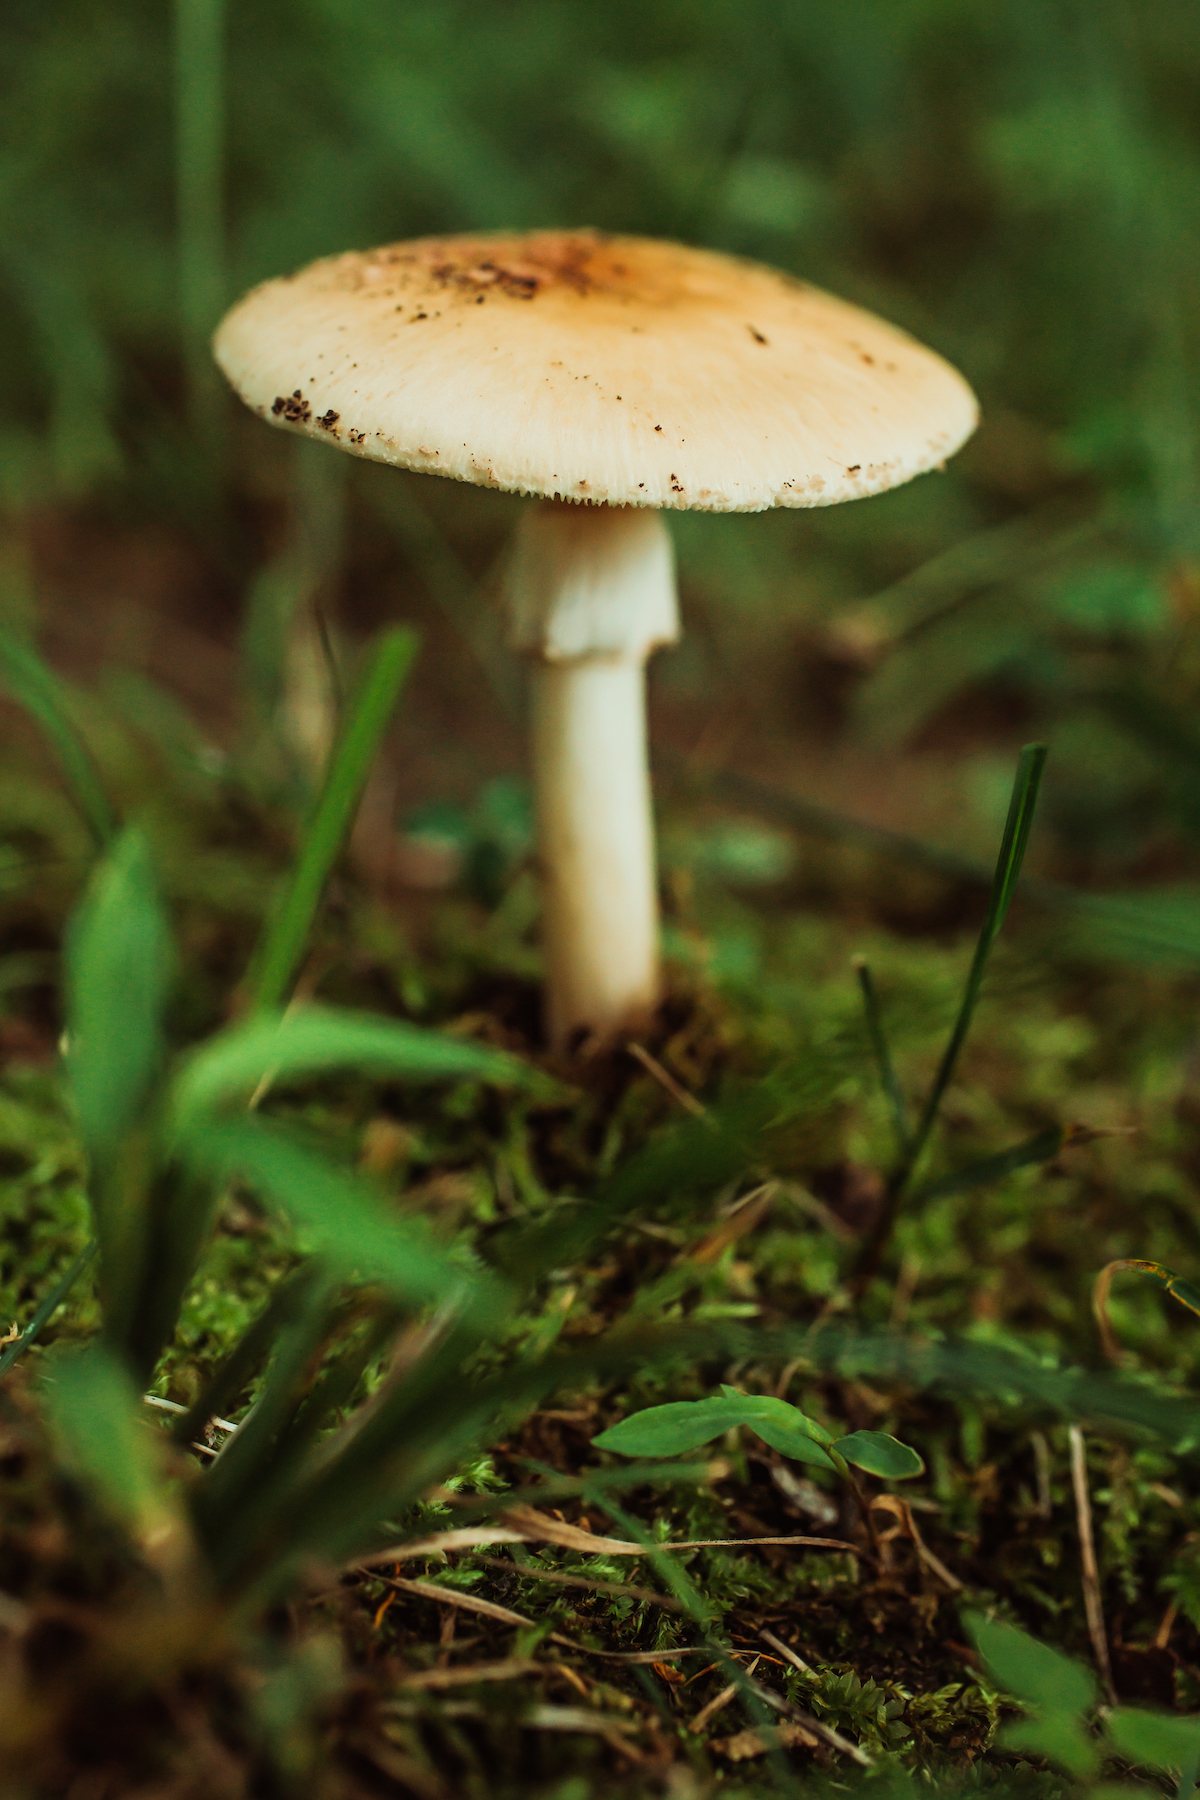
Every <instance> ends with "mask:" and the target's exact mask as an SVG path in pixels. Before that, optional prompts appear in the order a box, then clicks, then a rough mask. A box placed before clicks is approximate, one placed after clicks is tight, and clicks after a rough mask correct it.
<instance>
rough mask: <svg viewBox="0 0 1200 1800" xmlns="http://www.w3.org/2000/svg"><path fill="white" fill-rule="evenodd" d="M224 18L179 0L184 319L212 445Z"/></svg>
mask: <svg viewBox="0 0 1200 1800" xmlns="http://www.w3.org/2000/svg"><path fill="white" fill-rule="evenodd" d="M224 14H225V6H224V0H175V194H176V208H177V215H176V271H177V280H178V284H179V288H178V292H179V317H180V327H181V331H182V336H183V355H184V371H185V374H186V378H187V401H188V415H189V423H190V425H191V427H192V429H193V431H195V432H196V433H197V434H198V435H199V436H200V437H201V439H202V440H204V442H205V443H206V444H207V445H208V446H211V445H212V443H213V440H214V438H215V435H216V427H217V421H218V419H219V416H220V406H221V386H220V381H219V378H218V376H217V372H216V370H215V368H214V367H213V361H212V356H211V354H210V351H209V344H208V340H209V336H210V334H211V332H212V330H213V328H214V326H215V325H216V323H217V320H218V318H219V317H220V313H221V308H222V306H223V305H224V303H225V241H224V239H225V229H224V219H223V208H222V204H221V188H222V174H223V163H224V138H225V119H224V45H223V38H224V26H225V18H224Z"/></svg>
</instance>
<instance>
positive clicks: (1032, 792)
mask: <svg viewBox="0 0 1200 1800" xmlns="http://www.w3.org/2000/svg"><path fill="white" fill-rule="evenodd" d="M1046 754H1047V752H1046V746H1045V744H1027V745H1026V746H1025V748H1024V750H1022V752H1021V760H1020V762H1019V763H1018V764H1017V774H1016V779H1015V781H1014V782H1013V791H1012V799H1011V800H1010V801H1009V806H1008V818H1007V819H1006V820H1005V824H1004V836H1003V838H1002V839H1001V841H1000V854H999V856H998V857H997V859H996V873H995V875H994V876H993V878H992V891H991V894H990V895H989V896H988V907H987V912H986V914H985V916H984V921H983V925H982V927H981V928H980V932H979V938H978V941H977V943H976V945H975V954H974V956H973V957H972V959H971V967H970V970H969V972H968V975H967V985H966V988H965V990H964V993H963V997H962V1004H961V1006H960V1007H959V1009H958V1017H957V1019H956V1020H955V1021H954V1029H953V1031H952V1032H951V1033H950V1041H949V1042H948V1043H947V1045H946V1048H945V1051H944V1052H943V1055H942V1060H941V1062H940V1064H939V1065H938V1072H937V1074H936V1076H935V1077H934V1082H933V1086H932V1087H931V1088H930V1090H929V1098H928V1099H927V1100H926V1102H925V1106H924V1108H923V1110H922V1112H921V1117H920V1119H919V1120H918V1122H917V1129H916V1131H915V1132H914V1134H913V1140H912V1145H911V1147H910V1150H909V1155H908V1159H907V1167H906V1168H905V1171H904V1181H905V1183H907V1182H908V1181H909V1180H910V1179H911V1177H912V1173H913V1170H914V1169H915V1168H916V1166H917V1163H918V1162H919V1161H920V1159H921V1157H922V1155H923V1154H924V1151H925V1147H926V1145H927V1144H928V1142H929V1134H930V1132H931V1131H932V1130H933V1126H934V1123H935V1121H936V1119H937V1115H938V1110H939V1108H940V1107H941V1104H942V1100H943V1099H944V1097H945V1093H946V1089H947V1088H948V1087H949V1085H950V1082H951V1079H952V1078H953V1075H954V1071H955V1068H956V1067H957V1065H958V1059H959V1055H960V1054H961V1051H962V1047H963V1044H964V1043H965V1042H966V1037H967V1033H968V1031H969V1030H970V1029H971V1020H972V1019H973V1018H974V1016H975V1008H976V1005H977V1004H978V1001H979V995H980V991H981V990H982V987H983V976H984V970H985V969H986V968H987V961H988V957H989V956H990V955H991V953H992V946H993V945H994V944H995V942H996V939H997V937H998V936H999V935H1000V929H1001V927H1002V925H1003V924H1004V920H1005V918H1006V917H1007V914H1008V908H1009V903H1010V902H1011V900H1012V897H1013V890H1014V889H1015V887H1016V885H1017V881H1018V878H1019V876H1020V873H1021V864H1022V862H1023V861H1024V859H1025V847H1026V845H1027V844H1028V842H1029V832H1030V829H1031V827H1032V825H1033V814H1034V809H1035V808H1036V806H1037V798H1038V789H1039V788H1040V787H1041V783H1042V771H1043V769H1044V768H1045V766H1046Z"/></svg>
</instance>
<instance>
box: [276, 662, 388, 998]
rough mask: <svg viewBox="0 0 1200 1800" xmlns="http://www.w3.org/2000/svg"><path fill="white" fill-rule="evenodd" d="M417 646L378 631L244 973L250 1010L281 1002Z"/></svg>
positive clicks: (295, 968) (292, 976)
mask: <svg viewBox="0 0 1200 1800" xmlns="http://www.w3.org/2000/svg"><path fill="white" fill-rule="evenodd" d="M416 651H417V635H416V633H415V632H413V631H409V630H407V629H405V628H403V627H401V628H398V629H396V630H394V631H389V632H386V633H385V634H384V637H383V639H382V641H381V643H380V644H379V646H378V648H377V650H376V651H375V654H374V656H373V658H372V660H371V665H370V668H369V669H368V671H367V675H366V679H365V680H364V682H363V684H362V687H361V689H360V691H359V694H358V696H357V698H356V700H355V702H354V705H353V706H352V708H351V709H350V712H349V715H348V717H347V720H346V724H345V726H344V728H343V731H342V734H341V737H340V738H339V741H338V744H337V746H336V748H335V750H334V753H333V757H332V759H331V761H330V765H329V771H328V774H327V775H326V778H325V785H324V787H323V789H322V791H321V796H320V799H319V800H318V801H317V805H316V810H315V812H314V813H313V817H312V820H311V822H310V824H309V827H308V830H307V832H306V833H305V838H304V843H303V845H302V847H301V850H300V856H299V859H298V860H297V863H296V867H295V870H294V871H293V873H292V877H291V881H290V883H289V885H288V888H287V891H286V893H285V895H284V898H283V903H282V905H281V906H280V907H279V909H278V911H277V912H276V914H275V917H274V919H273V921H272V922H271V924H270V925H269V926H268V928H267V931H266V934H265V936H264V938H263V941H262V944H261V945H260V947H259V952H258V954H257V956H256V959H255V962H256V968H255V970H254V972H253V974H252V977H251V997H252V1004H253V1007H254V1010H255V1011H258V1012H262V1011H269V1010H271V1009H272V1008H274V1007H277V1006H280V1005H281V1004H282V1003H283V1001H284V998H285V996H286V994H287V992H288V989H289V988H290V986H291V983H292V980H293V978H294V977H295V974H296V970H297V968H298V966H299V963H300V958H301V957H302V955H303V954H304V945H305V943H306V941H307V939H308V934H309V931H310V930H311V928H312V922H313V918H314V916H315V914H316V911H317V907H318V906H319V905H320V902H321V895H322V893H323V892H324V888H325V883H326V881H327V880H328V879H329V874H330V871H331V870H332V868H333V865H334V863H335V861H336V860H337V856H338V853H339V851H340V850H341V848H342V845H343V843H344V842H345V839H346V836H347V834H348V832H349V830H350V827H351V825H352V824H353V821H354V815H355V813H356V812H357V810H358V803H359V800H360V799H361V797H362V791H363V787H364V786H365V784H366V779H367V775H368V772H369V770H370V767H371V764H372V762H373V761H374V759H375V753H376V751H377V750H378V748H379V743H380V739H381V738H382V737H383V733H384V730H385V729H386V727H387V723H388V720H389V719H390V717H391V714H392V710H393V708H394V707H395V704H396V701H397V699H398V697H399V694H400V690H401V688H402V687H403V685H404V682H405V679H406V677H407V675H408V672H409V669H410V668H411V667H412V661H413V657H414V656H415V655H416Z"/></svg>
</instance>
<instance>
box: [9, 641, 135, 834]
mask: <svg viewBox="0 0 1200 1800" xmlns="http://www.w3.org/2000/svg"><path fill="white" fill-rule="evenodd" d="M0 677H2V678H3V682H4V686H5V687H6V688H7V689H8V692H9V694H10V695H11V696H12V698H13V699H14V700H15V701H16V702H17V704H18V705H19V706H23V707H24V708H25V711H26V712H27V713H29V714H30V716H31V717H32V718H34V719H36V720H37V722H38V724H39V725H40V726H41V728H42V730H43V731H44V732H45V733H46V736H47V737H48V738H49V740H50V742H51V744H52V745H53V746H54V751H55V754H56V755H57V757H58V760H59V762H60V763H61V764H62V769H63V773H64V774H65V776H66V778H67V784H68V786H69V787H70V789H71V793H72V794H73V796H74V799H75V804H76V805H77V806H78V808H79V810H80V812H81V813H82V814H83V816H84V818H85V819H86V821H87V823H88V827H89V829H90V830H91V833H92V836H93V837H94V838H95V840H96V846H97V848H98V849H101V850H103V849H104V848H105V846H106V845H107V844H108V843H109V841H110V839H111V838H112V835H113V818H112V812H111V810H110V808H109V804H108V800H107V798H106V796H105V793H104V789H103V788H102V787H101V785H100V779H99V776H98V775H97V774H96V771H95V768H94V767H93V765H92V759H91V757H90V756H89V755H88V752H87V750H86V749H85V748H84V745H83V742H82V740H81V738H80V736H79V734H78V732H77V731H76V730H75V727H74V725H72V723H71V719H70V715H69V712H68V708H67V703H66V696H65V694H64V692H63V689H62V686H61V684H60V683H59V681H58V680H57V679H56V677H55V676H54V674H53V673H52V671H51V670H50V668H49V667H48V666H47V664H46V663H44V662H43V661H42V658H41V657H40V656H39V655H38V653H37V651H36V650H34V649H33V648H32V647H31V646H30V645H29V644H27V643H25V642H24V641H23V640H22V639H21V638H19V637H16V636H14V635H13V633H12V632H11V631H0Z"/></svg>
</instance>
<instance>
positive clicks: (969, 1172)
mask: <svg viewBox="0 0 1200 1800" xmlns="http://www.w3.org/2000/svg"><path fill="white" fill-rule="evenodd" d="M1069 1139H1070V1133H1069V1132H1068V1131H1065V1130H1064V1129H1063V1127H1062V1126H1061V1125H1051V1126H1049V1127H1047V1129H1046V1130H1045V1131H1039V1132H1037V1133H1036V1134H1035V1135H1034V1136H1033V1137H1029V1138H1025V1139H1024V1140H1023V1141H1022V1142H1021V1143H1019V1144H1014V1145H1013V1146H1012V1148H1011V1149H1009V1150H1001V1151H1000V1152H999V1153H998V1155H996V1156H985V1157H983V1158H982V1159H981V1160H980V1161H979V1162H974V1163H968V1164H967V1166H966V1168H965V1169H955V1170H954V1171H953V1172H952V1173H951V1174H949V1175H943V1176H942V1177H941V1179H940V1180H938V1181H931V1182H930V1183H929V1185H928V1187H923V1188H920V1189H918V1191H917V1193H915V1194H914V1195H913V1203H914V1205H921V1206H923V1205H924V1204H925V1202H926V1201H927V1200H945V1199H946V1198H947V1197H948V1196H949V1195H951V1194H966V1193H969V1192H970V1191H971V1189H972V1188H977V1187H986V1186H987V1185H988V1183H989V1182H992V1181H1003V1179H1004V1177H1005V1176H1006V1175H1011V1174H1012V1173H1013V1172H1014V1170H1016V1169H1027V1168H1028V1167H1029V1166H1030V1164H1031V1163H1044V1162H1049V1161H1050V1160H1051V1159H1052V1158H1053V1157H1055V1156H1057V1155H1058V1153H1059V1151H1060V1150H1061V1149H1062V1147H1063V1145H1064V1144H1065V1143H1067V1142H1068V1141H1069Z"/></svg>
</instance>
